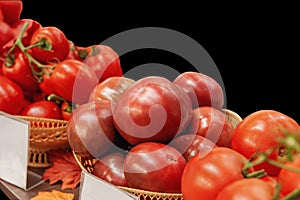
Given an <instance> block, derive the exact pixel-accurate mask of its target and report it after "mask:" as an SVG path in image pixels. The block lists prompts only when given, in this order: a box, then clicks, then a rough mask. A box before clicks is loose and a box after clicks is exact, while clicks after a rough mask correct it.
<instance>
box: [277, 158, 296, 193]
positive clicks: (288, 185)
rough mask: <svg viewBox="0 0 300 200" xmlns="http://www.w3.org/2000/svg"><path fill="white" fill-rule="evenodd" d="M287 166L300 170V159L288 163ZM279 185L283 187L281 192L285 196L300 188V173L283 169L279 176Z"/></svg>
mask: <svg viewBox="0 0 300 200" xmlns="http://www.w3.org/2000/svg"><path fill="white" fill-rule="evenodd" d="M285 165H286V166H288V167H290V168H295V169H298V170H300V157H299V156H298V157H295V158H294V160H293V161H291V162H287V163H285ZM278 183H279V184H280V185H281V186H282V188H281V190H280V191H281V193H282V194H283V195H284V196H285V195H287V194H289V193H290V192H292V191H294V190H295V189H299V188H300V173H297V172H293V171H291V170H289V169H284V168H282V169H281V170H280V172H279V174H278ZM298 198H300V197H298Z"/></svg>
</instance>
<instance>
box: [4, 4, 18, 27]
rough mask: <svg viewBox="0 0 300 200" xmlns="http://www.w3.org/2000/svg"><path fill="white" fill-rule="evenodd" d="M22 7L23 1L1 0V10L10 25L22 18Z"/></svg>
mask: <svg viewBox="0 0 300 200" xmlns="http://www.w3.org/2000/svg"><path fill="white" fill-rule="evenodd" d="M22 9H23V3H22V1H20V0H13V1H12V0H11V1H9V0H8V1H0V12H1V13H2V15H3V19H4V21H5V22H6V23H8V24H10V25H11V24H13V23H14V22H16V21H17V20H18V19H20V15H21V12H22ZM0 27H1V26H0Z"/></svg>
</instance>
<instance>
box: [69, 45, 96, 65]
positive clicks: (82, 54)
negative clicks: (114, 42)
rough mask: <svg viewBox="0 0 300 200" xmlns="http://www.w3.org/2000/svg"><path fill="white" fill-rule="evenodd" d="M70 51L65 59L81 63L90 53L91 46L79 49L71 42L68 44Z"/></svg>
mask: <svg viewBox="0 0 300 200" xmlns="http://www.w3.org/2000/svg"><path fill="white" fill-rule="evenodd" d="M69 44H70V51H69V54H68V57H67V59H76V60H79V61H81V62H83V61H84V59H86V57H87V56H88V55H89V54H90V53H91V51H92V48H93V46H87V47H80V46H77V45H75V44H74V43H73V42H70V41H69Z"/></svg>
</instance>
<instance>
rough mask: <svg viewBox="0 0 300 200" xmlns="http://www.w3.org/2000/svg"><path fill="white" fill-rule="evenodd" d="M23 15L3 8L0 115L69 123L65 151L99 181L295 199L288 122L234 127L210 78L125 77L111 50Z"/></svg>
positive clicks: (192, 193)
mask: <svg viewBox="0 0 300 200" xmlns="http://www.w3.org/2000/svg"><path fill="white" fill-rule="evenodd" d="M21 11H22V3H21V2H20V1H7V2H2V1H1V2H0V56H1V59H0V110H1V111H4V112H7V113H9V114H13V115H25V116H34V117H45V118H52V119H64V120H68V127H67V135H68V141H69V144H70V146H71V148H72V150H73V151H74V152H75V153H76V154H78V155H80V156H81V157H82V158H84V159H96V160H97V161H96V163H95V165H94V166H93V171H92V173H93V174H94V175H95V176H98V177H99V178H102V179H104V180H106V181H108V182H110V183H112V184H115V185H117V186H126V187H132V188H137V189H142V190H147V191H153V192H165V193H181V194H182V195H183V198H184V199H185V200H191V199H206V200H210V199H212V200H214V199H217V200H222V199H237V198H243V199H264V200H267V199H270V200H273V199H274V200H275V199H298V198H300V197H299V193H300V192H299V190H300V158H299V157H298V156H297V155H298V154H299V151H300V144H299V130H300V129H299V125H298V123H297V122H296V121H295V120H294V119H292V118H291V117H289V116H287V115H285V114H283V113H280V112H278V111H275V110H260V111H257V112H254V113H251V114H249V115H248V116H247V117H245V118H244V119H243V120H242V121H241V122H240V123H239V124H238V125H237V126H234V125H233V124H232V123H231V122H230V121H229V120H228V118H227V116H226V113H225V112H224V110H223V109H222V108H223V107H224V94H223V90H222V88H221V86H220V85H219V84H218V83H217V82H216V81H215V80H214V79H213V78H212V77H209V76H207V75H205V74H202V73H200V72H184V73H181V74H179V75H178V76H177V77H176V78H175V79H174V80H168V79H166V78H164V77H160V76H148V77H144V78H141V79H139V80H133V79H130V78H127V77H125V76H124V75H123V72H122V68H121V63H120V58H119V56H118V54H117V53H116V52H115V51H114V50H113V49H112V48H110V47H109V46H105V45H91V46H88V47H80V46H77V45H76V44H74V43H73V42H72V41H70V40H68V38H67V36H66V35H65V34H64V33H63V31H62V30H60V29H58V28H56V27H52V26H46V27H45V26H42V25H41V24H40V23H38V22H37V21H35V20H32V19H20V12H21Z"/></svg>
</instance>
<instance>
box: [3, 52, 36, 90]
mask: <svg viewBox="0 0 300 200" xmlns="http://www.w3.org/2000/svg"><path fill="white" fill-rule="evenodd" d="M32 67H34V66H32ZM2 72H3V74H4V75H5V76H6V77H8V78H10V79H12V80H14V81H15V82H16V83H17V84H19V86H20V87H21V88H22V89H23V90H24V91H38V90H39V89H40V87H39V83H38V81H37V79H36V77H35V76H34V72H33V70H32V69H31V66H30V64H29V61H28V59H27V57H26V56H25V54H24V53H23V52H22V51H17V50H16V51H14V52H12V53H11V54H10V55H8V56H7V57H6V61H5V62H4V64H3V65H2Z"/></svg>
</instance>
